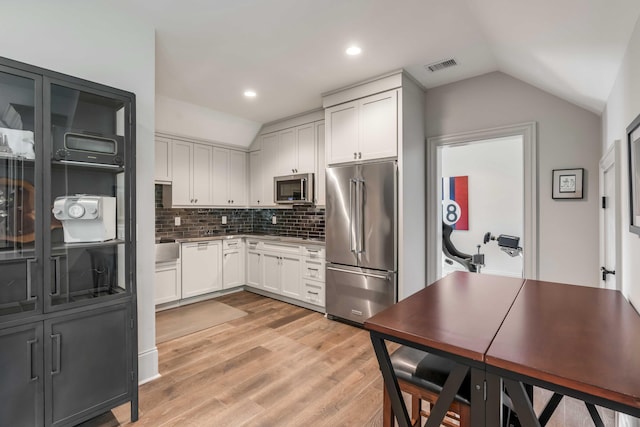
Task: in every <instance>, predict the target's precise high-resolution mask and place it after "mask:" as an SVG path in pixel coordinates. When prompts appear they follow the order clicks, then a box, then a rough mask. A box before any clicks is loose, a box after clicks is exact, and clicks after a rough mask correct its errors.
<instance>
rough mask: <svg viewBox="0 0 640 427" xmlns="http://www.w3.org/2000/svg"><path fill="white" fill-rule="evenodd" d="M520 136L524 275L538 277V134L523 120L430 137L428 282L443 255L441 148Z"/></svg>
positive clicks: (436, 275)
mask: <svg viewBox="0 0 640 427" xmlns="http://www.w3.org/2000/svg"><path fill="white" fill-rule="evenodd" d="M509 136H521V137H522V144H523V159H524V164H523V174H524V177H523V178H524V181H523V182H524V188H523V195H524V201H523V202H524V207H523V208H524V209H523V212H524V218H523V230H524V232H523V236H522V237H523V239H522V240H523V265H524V277H525V278H527V279H537V278H538V215H537V211H538V193H537V176H536V173H537V172H536V171H537V160H536V158H537V155H536V152H537V134H536V123H535V122H529V123H522V124H516V125H510V126H503V127H497V128H491V129H485V130H478V131H470V132H463V133H457V134H451V135H443V136H437V137H431V138H428V139H427V144H428V149H427V165H426V167H427V191H426V193H427V283H432V282H434V281H435V280H437V279H438V278H439V277H440V269H441V265H440V263H441V254H442V227H441V223H442V210H441V203H440V199H441V194H440V177H441V176H442V171H441V167H440V160H439V158H438V157H439V150H438V148H439V147H443V146H447V145H458V144H464V143H470V142H473V141H482V140H488V139H496V138H503V137H509Z"/></svg>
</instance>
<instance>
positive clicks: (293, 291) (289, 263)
mask: <svg viewBox="0 0 640 427" xmlns="http://www.w3.org/2000/svg"><path fill="white" fill-rule="evenodd" d="M263 259H264V263H263V266H264V270H263V277H264V282H263V289H265V290H267V291H269V292H273V293H276V294H281V295H285V296H288V297H291V298H297V299H299V298H300V256H297V255H293V254H286V253H278V252H264V254H263Z"/></svg>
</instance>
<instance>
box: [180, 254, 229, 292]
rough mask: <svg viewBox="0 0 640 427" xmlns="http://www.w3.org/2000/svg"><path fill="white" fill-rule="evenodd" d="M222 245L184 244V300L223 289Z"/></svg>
mask: <svg viewBox="0 0 640 427" xmlns="http://www.w3.org/2000/svg"><path fill="white" fill-rule="evenodd" d="M221 259H222V243H221V242H220V241H207V242H193V243H183V244H182V298H183V299H184V298H189V297H193V296H197V295H202V294H206V293H209V292H213V291H217V290H220V289H222V283H223V282H222V268H221V265H220V264H221Z"/></svg>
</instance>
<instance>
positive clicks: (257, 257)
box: [246, 240, 264, 288]
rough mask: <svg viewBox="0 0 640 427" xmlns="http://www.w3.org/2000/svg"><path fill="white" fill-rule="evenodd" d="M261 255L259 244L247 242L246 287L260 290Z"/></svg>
mask: <svg viewBox="0 0 640 427" xmlns="http://www.w3.org/2000/svg"><path fill="white" fill-rule="evenodd" d="M262 263H263V255H262V249H261V245H260V242H257V241H253V240H248V241H247V276H246V277H247V285H249V286H253V287H254V288H262V287H263V283H264V279H263V274H264V272H263V267H262Z"/></svg>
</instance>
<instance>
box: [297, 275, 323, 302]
mask: <svg viewBox="0 0 640 427" xmlns="http://www.w3.org/2000/svg"><path fill="white" fill-rule="evenodd" d="M302 300H303V301H305V302H307V303H309V304H313V305H317V306H320V307H324V306H325V284H324V282H319V281H317V280H306V279H303V280H302Z"/></svg>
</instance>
